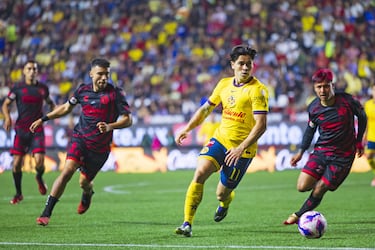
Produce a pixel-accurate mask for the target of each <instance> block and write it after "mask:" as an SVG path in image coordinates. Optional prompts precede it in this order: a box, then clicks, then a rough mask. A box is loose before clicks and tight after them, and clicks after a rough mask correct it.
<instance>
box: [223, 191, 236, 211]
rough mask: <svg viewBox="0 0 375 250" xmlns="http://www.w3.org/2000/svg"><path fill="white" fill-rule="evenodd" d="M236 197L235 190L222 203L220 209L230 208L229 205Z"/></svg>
mask: <svg viewBox="0 0 375 250" xmlns="http://www.w3.org/2000/svg"><path fill="white" fill-rule="evenodd" d="M234 195H235V194H234V190H233V191H232V192H231V193H230V195H229V196H228V198H227V199H226V200H225V201H220V207H224V208H228V207H229V204H230V203H231V202H232V200H233V199H234Z"/></svg>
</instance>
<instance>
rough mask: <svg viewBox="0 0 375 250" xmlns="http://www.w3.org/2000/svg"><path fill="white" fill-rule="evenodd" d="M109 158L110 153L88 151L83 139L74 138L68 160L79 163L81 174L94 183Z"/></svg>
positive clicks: (69, 149)
mask: <svg viewBox="0 0 375 250" xmlns="http://www.w3.org/2000/svg"><path fill="white" fill-rule="evenodd" d="M108 156H109V152H104V153H102V152H100V153H98V152H93V151H90V150H88V149H87V148H86V144H85V143H84V140H83V139H80V138H75V137H73V138H72V140H71V142H70V146H69V148H68V152H67V156H66V158H67V159H70V160H73V161H75V162H77V163H79V165H80V167H79V170H80V171H81V174H83V175H85V176H86V178H87V179H88V180H89V181H92V180H93V179H94V178H95V176H96V174H97V173H98V172H99V171H100V169H101V168H102V167H103V165H104V163H105V162H106V161H107V159H108Z"/></svg>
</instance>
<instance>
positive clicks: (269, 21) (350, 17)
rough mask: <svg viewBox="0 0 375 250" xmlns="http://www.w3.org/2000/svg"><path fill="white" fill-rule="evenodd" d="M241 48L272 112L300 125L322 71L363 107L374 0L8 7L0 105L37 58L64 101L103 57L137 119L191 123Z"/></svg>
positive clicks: (370, 67) (41, 2)
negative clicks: (250, 52) (314, 78)
mask: <svg viewBox="0 0 375 250" xmlns="http://www.w3.org/2000/svg"><path fill="white" fill-rule="evenodd" d="M237 44H249V45H251V46H252V47H254V48H255V49H256V50H257V51H258V55H257V57H256V59H255V64H256V68H255V73H254V75H255V76H257V77H258V78H259V79H260V80H261V81H262V82H264V83H266V84H267V85H268V87H269V90H270V107H271V111H272V112H281V113H282V114H284V115H285V116H286V117H289V118H290V119H293V117H294V114H295V113H298V112H300V111H302V110H305V105H306V102H307V101H308V100H309V99H310V97H311V96H312V95H313V92H312V86H311V81H310V77H311V75H312V73H313V71H314V70H315V69H316V68H320V67H329V68H331V69H332V70H333V71H334V73H335V75H336V80H335V81H336V82H337V85H336V88H338V89H343V90H345V91H347V92H348V93H350V94H352V95H354V96H355V97H357V98H359V99H361V100H365V99H366V98H368V94H369V84H370V83H371V82H374V81H375V50H374V48H375V2H374V1H373V0H324V1H321V0H281V1H280V0H263V1H256V0H168V1H165V0H80V1H53V0H35V1H34V0H16V1H14V0H2V1H1V2H0V52H1V53H0V62H1V69H2V70H1V71H0V85H1V91H0V99H1V100H3V99H4V98H5V96H6V95H7V93H8V90H9V87H10V86H11V84H12V83H14V82H17V81H21V80H22V66H23V64H24V63H25V62H26V60H27V59H30V58H35V59H36V60H37V61H38V63H39V66H40V73H39V75H40V80H41V81H43V82H46V83H47V84H48V85H49V87H50V92H51V95H52V97H53V99H54V100H55V102H56V103H57V104H62V103H64V102H65V101H66V100H67V97H68V96H69V95H70V94H71V92H72V91H73V90H74V89H75V87H76V86H78V84H79V83H81V82H82V81H84V82H90V79H89V78H88V75H87V72H88V70H87V69H88V67H89V62H90V61H91V59H92V58H94V57H97V56H101V57H105V58H107V59H109V60H110V61H111V77H112V80H113V83H114V84H118V85H119V86H121V87H123V88H124V89H125V90H126V92H127V98H128V100H129V104H130V106H131V107H132V111H133V114H134V117H135V122H140V123H152V122H158V121H157V119H156V120H155V119H154V118H155V117H166V115H170V116H171V117H173V116H174V115H176V116H181V115H182V116H183V117H184V119H186V120H187V119H188V118H189V117H190V116H191V114H192V112H193V111H194V110H196V109H197V107H198V106H199V105H200V103H201V99H202V98H204V97H205V96H206V95H207V94H208V93H209V91H210V90H211V89H212V88H213V85H215V84H216V82H217V80H218V79H220V78H222V77H223V76H224V75H227V74H230V72H228V68H229V67H227V66H228V63H229V62H228V55H227V54H226V52H227V51H229V50H230V48H231V47H232V46H233V45H237ZM162 119H163V120H162V121H166V119H165V118H162ZM55 122H58V120H56V121H55Z"/></svg>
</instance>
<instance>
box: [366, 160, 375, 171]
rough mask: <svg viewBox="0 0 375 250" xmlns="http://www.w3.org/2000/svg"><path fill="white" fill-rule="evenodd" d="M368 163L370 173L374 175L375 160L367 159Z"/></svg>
mask: <svg viewBox="0 0 375 250" xmlns="http://www.w3.org/2000/svg"><path fill="white" fill-rule="evenodd" d="M368 163H369V164H370V167H371V169H372V171H373V172H374V173H375V159H374V158H372V159H368Z"/></svg>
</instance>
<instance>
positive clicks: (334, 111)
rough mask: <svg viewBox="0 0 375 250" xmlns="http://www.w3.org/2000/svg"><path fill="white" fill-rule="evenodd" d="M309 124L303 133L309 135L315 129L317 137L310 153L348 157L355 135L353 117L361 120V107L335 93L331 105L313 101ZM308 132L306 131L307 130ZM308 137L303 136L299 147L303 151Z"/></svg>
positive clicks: (347, 97) (347, 95)
mask: <svg viewBox="0 0 375 250" xmlns="http://www.w3.org/2000/svg"><path fill="white" fill-rule="evenodd" d="M308 113H309V123H308V126H307V128H306V132H305V135H306V134H310V135H311V134H312V133H311V131H313V132H315V131H316V129H318V132H319V137H318V140H317V142H316V143H315V147H314V150H319V151H322V152H325V153H326V154H328V155H336V156H343V157H349V156H353V154H355V151H356V148H355V144H356V142H357V134H356V130H355V116H357V117H358V119H365V118H363V107H362V105H361V104H360V103H359V102H358V101H357V100H355V99H354V98H353V97H352V96H351V95H349V94H346V93H336V94H335V103H334V104H333V105H332V106H328V107H325V106H323V105H321V103H320V99H319V98H316V99H314V100H313V101H312V103H311V104H310V105H309V107H308ZM308 130H310V131H308ZM311 139H312V136H304V139H303V141H302V145H301V148H302V149H307V148H308V147H309V145H310V143H311Z"/></svg>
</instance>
